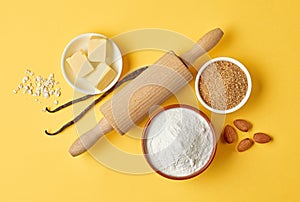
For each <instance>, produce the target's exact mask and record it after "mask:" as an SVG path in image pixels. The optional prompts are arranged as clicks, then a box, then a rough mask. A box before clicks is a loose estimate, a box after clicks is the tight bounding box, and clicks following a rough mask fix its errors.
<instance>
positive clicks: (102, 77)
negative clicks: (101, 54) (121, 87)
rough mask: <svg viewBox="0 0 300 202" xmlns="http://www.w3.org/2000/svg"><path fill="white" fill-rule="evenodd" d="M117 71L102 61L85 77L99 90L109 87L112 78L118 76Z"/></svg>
mask: <svg viewBox="0 0 300 202" xmlns="http://www.w3.org/2000/svg"><path fill="white" fill-rule="evenodd" d="M116 75H117V73H116V71H115V70H114V69H112V68H111V67H110V66H108V65H107V64H106V63H100V64H98V66H97V67H96V68H95V70H94V71H93V72H92V73H90V74H89V75H87V76H86V77H85V78H86V79H87V80H88V81H89V82H90V83H91V85H93V86H95V87H96V88H98V89H99V90H103V89H104V88H105V87H107V86H108V85H109V84H110V83H111V82H112V80H114V78H115V77H116Z"/></svg>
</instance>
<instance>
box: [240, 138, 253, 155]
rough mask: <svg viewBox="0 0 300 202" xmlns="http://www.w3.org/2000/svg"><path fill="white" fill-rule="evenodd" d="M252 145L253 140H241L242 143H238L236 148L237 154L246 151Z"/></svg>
mask: <svg viewBox="0 0 300 202" xmlns="http://www.w3.org/2000/svg"><path fill="white" fill-rule="evenodd" d="M253 143H254V142H253V140H251V139H249V138H246V139H243V140H242V141H240V143H239V145H238V147H237V150H238V151H239V152H243V151H246V150H247V149H249V148H250V147H251V146H252V145H253Z"/></svg>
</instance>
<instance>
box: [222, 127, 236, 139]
mask: <svg viewBox="0 0 300 202" xmlns="http://www.w3.org/2000/svg"><path fill="white" fill-rule="evenodd" d="M223 139H224V141H225V142H227V143H228V144H231V143H233V142H235V141H236V139H237V133H236V131H235V129H234V128H233V127H232V126H230V125H226V126H225V128H224V130H223Z"/></svg>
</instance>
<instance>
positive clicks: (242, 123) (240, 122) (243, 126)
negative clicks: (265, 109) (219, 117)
mask: <svg viewBox="0 0 300 202" xmlns="http://www.w3.org/2000/svg"><path fill="white" fill-rule="evenodd" d="M233 124H234V125H235V127H237V128H238V129H239V130H241V131H243V132H247V131H248V130H249V129H250V128H251V124H250V123H249V122H248V121H246V120H244V119H236V120H235V121H233Z"/></svg>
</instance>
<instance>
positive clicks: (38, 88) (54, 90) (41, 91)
mask: <svg viewBox="0 0 300 202" xmlns="http://www.w3.org/2000/svg"><path fill="white" fill-rule="evenodd" d="M58 84H59V82H58V81H56V80H55V78H54V74H53V73H50V74H49V76H48V78H47V77H42V76H40V75H37V76H34V72H33V71H31V70H29V69H26V70H25V76H24V77H23V78H22V82H21V83H19V84H18V86H17V87H16V88H15V89H14V90H13V93H14V94H17V93H18V92H22V93H23V94H28V95H31V96H33V97H44V98H46V99H47V98H49V97H51V96H52V95H55V96H57V97H59V96H60V95H61V90H60V88H59V87H58Z"/></svg>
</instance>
